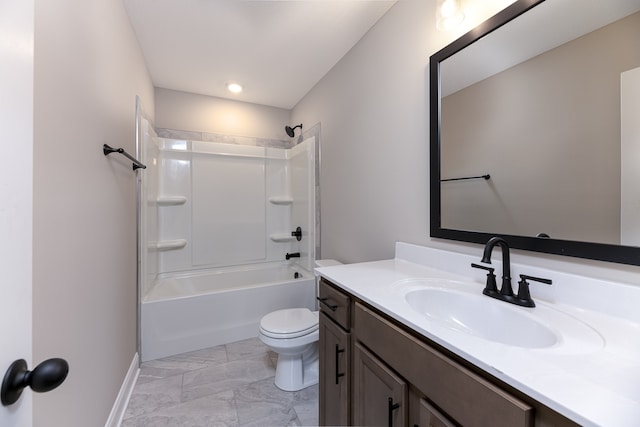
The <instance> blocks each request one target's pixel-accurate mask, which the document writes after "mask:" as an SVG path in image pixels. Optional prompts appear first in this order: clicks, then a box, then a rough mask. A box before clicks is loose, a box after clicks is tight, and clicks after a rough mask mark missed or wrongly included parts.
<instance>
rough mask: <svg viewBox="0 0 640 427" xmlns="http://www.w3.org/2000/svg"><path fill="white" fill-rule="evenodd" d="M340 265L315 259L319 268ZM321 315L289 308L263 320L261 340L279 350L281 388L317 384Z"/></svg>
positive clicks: (277, 375) (295, 389)
mask: <svg viewBox="0 0 640 427" xmlns="http://www.w3.org/2000/svg"><path fill="white" fill-rule="evenodd" d="M339 264H340V262H338V261H335V260H317V261H316V267H328V266H330V265H339ZM318 316H319V315H318V312H317V311H311V310H309V309H308V308H288V309H285V310H278V311H274V312H271V313H269V314H267V315H266V316H264V317H263V318H262V319H261V320H260V328H259V334H258V336H259V337H260V340H261V341H262V342H263V343H264V344H265V345H266V346H267V347H269V348H270V349H271V350H272V351H275V352H276V353H278V364H277V366H276V379H275V384H276V386H277V387H278V388H279V389H281V390H285V391H297V390H302V389H303V388H307V387H309V386H312V385H314V384H317V383H318V337H319V332H318V323H319V317H318Z"/></svg>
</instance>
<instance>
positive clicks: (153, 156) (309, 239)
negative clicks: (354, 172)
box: [138, 121, 316, 361]
mask: <svg viewBox="0 0 640 427" xmlns="http://www.w3.org/2000/svg"><path fill="white" fill-rule="evenodd" d="M139 123H140V122H139ZM143 124H144V121H143ZM138 134H139V154H140V156H141V157H142V159H141V160H142V161H143V162H144V163H145V164H146V165H147V169H146V170H145V172H144V174H141V175H140V188H139V197H140V200H141V202H142V203H141V206H140V212H139V258H140V261H139V262H140V265H139V270H140V274H139V282H140V285H139V294H140V301H141V304H140V316H139V323H140V335H141V336H140V339H139V341H140V347H141V348H140V351H141V359H142V361H147V360H152V359H157V358H162V357H167V356H170V355H174V354H179V353H183V352H188V351H193V350H198V349H202V348H207V347H212V346H216V345H220V344H225V343H229V342H233V341H238V340H242V339H246V338H249V337H255V336H257V333H258V325H259V322H260V319H261V318H262V317H263V316H265V315H266V314H268V313H270V312H273V311H275V310H280V309H285V308H292V307H301V308H303V307H306V308H309V309H311V310H313V309H314V307H315V279H314V275H313V272H312V271H313V264H314V261H315V251H316V240H315V234H316V206H315V204H316V202H315V201H316V179H315V177H316V148H315V139H314V138H313V137H312V138H308V139H306V140H304V141H303V142H301V143H299V144H297V145H295V146H293V147H291V148H288V149H283V148H273V147H262V146H251V145H238V144H227V143H219V142H207V141H195V140H186V139H172V138H160V137H157V136H155V133H154V131H153V129H152V128H151V126H150V125H149V124H148V123H146V125H145V126H140V128H139V131H138Z"/></svg>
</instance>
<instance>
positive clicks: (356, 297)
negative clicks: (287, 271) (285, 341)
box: [317, 243, 640, 427]
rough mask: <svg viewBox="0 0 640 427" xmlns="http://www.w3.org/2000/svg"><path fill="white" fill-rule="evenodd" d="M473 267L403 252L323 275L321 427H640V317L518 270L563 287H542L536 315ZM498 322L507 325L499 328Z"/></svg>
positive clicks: (442, 256) (564, 277)
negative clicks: (488, 285)
mask: <svg viewBox="0 0 640 427" xmlns="http://www.w3.org/2000/svg"><path fill="white" fill-rule="evenodd" d="M473 261H477V260H475V259H474V258H473V257H470V256H467V255H462V254H455V253H449V252H446V251H439V250H435V249H430V248H422V247H417V246H413V245H406V244H402V243H399V244H398V245H397V247H396V258H395V259H393V260H387V261H377V262H371V263H362V264H352V265H344V266H337V267H328V268H321V269H318V270H317V271H318V272H319V273H320V274H321V276H322V279H321V282H320V288H319V300H320V311H321V313H320V424H321V425H393V426H405V425H408V426H427V427H428V426H457V425H463V426H509V427H514V426H575V425H603V426H604V425H611V426H616V427H618V426H632V425H637V422H638V421H637V420H638V419H640V399H639V398H640V390H639V387H637V384H638V383H637V382H635V383H634V382H633V381H634V378H635V379H638V378H640V362H638V360H640V357H639V356H640V337H638V335H639V334H638V331H640V324H639V323H638V322H637V319H628V318H624V317H621V316H620V313H616V312H608V313H603V312H602V311H600V312H598V311H596V310H594V309H595V308H597V307H595V306H593V304H595V302H592V303H590V302H589V301H587V299H585V300H584V301H583V304H582V306H581V307H575V306H569V305H567V304H566V302H565V301H563V300H564V298H565V294H567V293H571V291H572V289H571V288H572V287H573V286H574V283H573V282H572V281H571V279H572V278H571V277H569V276H570V275H568V274H565V273H559V272H553V271H541V270H542V269H539V268H537V269H536V268H532V267H526V266H520V265H514V270H515V272H516V274H518V273H524V271H525V270H526V271H527V272H529V273H535V274H540V273H542V274H547V275H548V276H551V277H553V279H554V285H553V286H555V287H556V288H555V289H553V290H552V289H548V288H546V287H545V288H544V289H542V287H541V289H540V290H538V289H537V288H534V289H533V290H532V296H533V298H534V299H535V300H536V302H537V305H538V307H536V308H526V307H516V306H513V307H511V306H510V304H506V303H504V302H501V301H497V300H493V299H491V298H488V297H486V296H483V295H482V288H483V285H484V275H483V274H481V273H480V274H478V273H477V272H475V271H472V270H475V269H472V268H471V267H470V265H469V264H470V262H473ZM456 265H457V267H456ZM434 266H437V268H434ZM496 267H497V271H498V270H499V266H496ZM467 270H468V273H469V274H468V275H460V274H456V273H452V272H451V271H463V272H466V271H467ZM516 274H514V277H516ZM589 281H590V279H586V278H583V282H586V283H581V284H582V285H584V286H587V288H586V289H589V290H590V291H591V292H592V293H593V294H594V296H595V299H594V300H593V301H595V300H597V299H598V298H599V297H600V295H598V293H599V292H600V291H599V290H598V289H597V287H598V284H597V283H595V282H597V281H594V283H588V282H589ZM590 285H591V286H592V287H591V288H589V286H590ZM602 285H605V284H602ZM609 285H611V283H606V286H609ZM566 288H569V289H566ZM586 289H585V288H583V291H585V290H586ZM616 290H617V291H620V292H623V293H625V292H626V293H627V297H629V298H633V296H632V295H631V293H632V292H635V293H636V294H634V295H635V297H636V298H637V291H638V290H637V289H636V288H634V287H632V286H628V287H622V288H620V289H616ZM603 292H605V291H604V290H603ZM443 298H445V299H443ZM636 300H637V299H636ZM461 301H462V302H461ZM485 302H486V306H485ZM430 304H431V305H430ZM500 304H502V305H500ZM590 304H592V305H591V306H590ZM473 306H478V307H479V312H478V313H479V314H478V317H477V318H474V317H473V316H474V314H473V313H474V308H473ZM438 307H440V308H438ZM503 307H504V308H503ZM438 310H440V312H438ZM503 310H506V311H503ZM462 311H465V312H470V313H471V314H470V315H469V316H470V317H465V316H464V315H463V313H462ZM447 312H449V314H447ZM496 313H498V314H496ZM501 316H504V319H503V320H506V322H505V323H509V324H506V325H505V324H503V325H499V324H494V323H497V322H499V321H500V320H501ZM482 317H484V318H486V321H487V322H488V323H489V326H488V328H487V329H483V328H485V327H487V325H481V323H482V320H481V319H482ZM452 319H456V320H459V324H458V325H455V322H451V321H452ZM476 323H477V324H476ZM494 326H495V327H494ZM536 328H538V329H536ZM501 330H502V332H501ZM545 331H546V332H545ZM547 332H548V334H547Z"/></svg>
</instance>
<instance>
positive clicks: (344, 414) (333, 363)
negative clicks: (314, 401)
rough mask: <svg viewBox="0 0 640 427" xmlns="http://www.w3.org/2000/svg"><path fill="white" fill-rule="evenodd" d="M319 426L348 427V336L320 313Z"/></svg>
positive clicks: (349, 350)
mask: <svg viewBox="0 0 640 427" xmlns="http://www.w3.org/2000/svg"><path fill="white" fill-rule="evenodd" d="M319 328H320V332H319V333H320V344H319V345H320V347H319V349H320V384H319V392H320V396H319V400H320V402H319V405H320V425H323V426H346V425H349V418H350V416H349V415H350V411H349V391H350V387H349V383H350V372H349V362H350V353H351V349H350V340H349V338H350V337H349V335H350V334H349V333H348V332H345V331H344V330H342V329H341V328H340V327H339V326H338V325H336V324H335V323H334V322H333V321H332V320H331V319H330V318H329V317H328V316H327V315H326V314H325V313H322V312H321V313H320V326H319Z"/></svg>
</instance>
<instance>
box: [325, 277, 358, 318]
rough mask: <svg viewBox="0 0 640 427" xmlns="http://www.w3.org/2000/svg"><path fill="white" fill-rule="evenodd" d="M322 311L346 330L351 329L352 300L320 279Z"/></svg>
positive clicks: (329, 283)
mask: <svg viewBox="0 0 640 427" xmlns="http://www.w3.org/2000/svg"><path fill="white" fill-rule="evenodd" d="M318 295H319V296H318V303H319V305H320V311H322V312H323V313H325V314H326V315H327V316H329V317H330V318H331V319H333V321H335V322H336V323H337V324H338V325H340V326H342V327H343V328H344V329H345V330H349V328H351V298H350V297H349V296H348V295H346V294H345V293H343V292H342V291H340V290H339V289H338V288H336V287H335V286H334V285H333V284H331V282H329V281H327V280H326V279H324V278H322V279H320V289H319V290H318Z"/></svg>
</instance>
